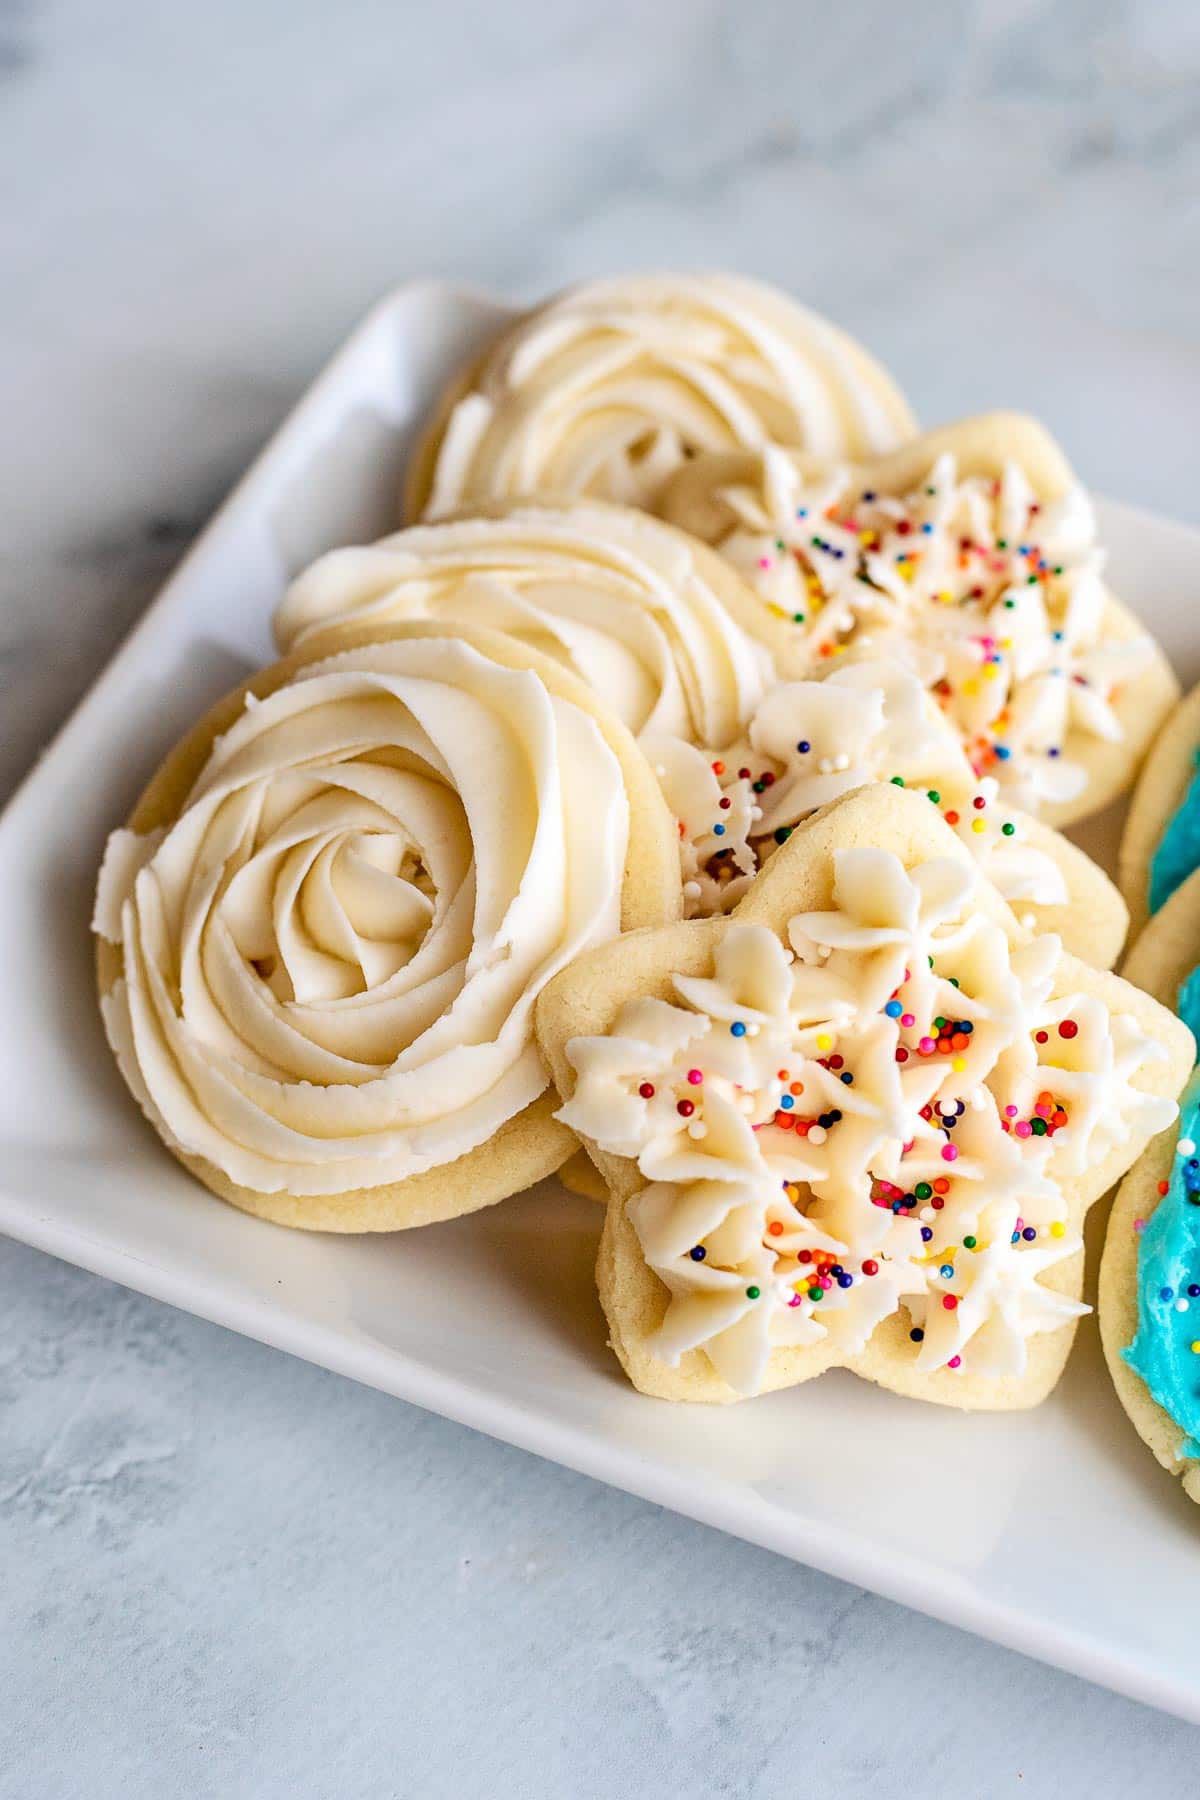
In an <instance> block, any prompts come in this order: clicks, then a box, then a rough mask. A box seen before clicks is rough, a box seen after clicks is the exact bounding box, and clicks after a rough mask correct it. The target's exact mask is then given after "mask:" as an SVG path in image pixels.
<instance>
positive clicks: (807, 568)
mask: <svg viewBox="0 0 1200 1800" xmlns="http://www.w3.org/2000/svg"><path fill="white" fill-rule="evenodd" d="M719 495H720V498H721V499H722V500H723V501H724V502H725V503H726V505H727V507H728V509H729V512H730V514H731V516H732V520H733V523H732V525H731V526H730V527H729V528H728V529H723V535H722V537H721V541H720V543H719V546H718V547H719V548H720V550H721V552H722V554H723V555H725V556H726V557H727V558H728V559H729V561H730V562H731V563H732V564H733V565H734V567H735V568H737V569H738V570H739V571H740V572H741V573H742V574H743V575H745V576H746V577H747V578H748V579H749V580H750V581H751V582H752V583H753V584H754V585H755V586H756V587H757V589H758V591H759V592H760V593H761V594H762V595H763V597H764V598H765V599H766V600H767V601H768V602H769V604H770V605H771V606H772V607H773V608H774V609H775V611H776V612H777V613H778V614H779V615H780V616H781V617H786V618H789V619H791V620H792V621H793V623H794V624H795V626H796V630H797V633H798V634H799V638H800V639H801V640H802V642H803V643H804V645H805V647H806V648H807V650H808V652H809V653H810V654H811V655H812V657H813V658H814V660H815V661H816V662H817V663H818V664H819V663H821V662H822V661H824V660H827V659H829V658H832V657H836V656H838V655H840V654H842V653H843V652H844V651H845V650H846V648H847V647H848V646H859V647H862V646H865V647H867V648H868V649H869V650H870V652H871V654H880V653H881V652H882V651H884V650H886V651H887V652H888V653H889V654H899V655H901V656H903V657H905V658H907V659H908V660H909V662H910V665H911V666H912V667H913V668H914V670H915V671H916V672H917V673H918V674H919V675H920V676H921V677H922V679H923V680H925V681H926V683H927V684H928V685H929V687H930V688H931V691H932V692H933V694H934V695H935V697H936V698H937V701H938V703H939V705H940V706H941V707H942V709H943V711H944V713H945V715H946V717H947V719H948V720H949V721H950V722H951V723H952V724H953V726H954V728H955V730H956V731H957V732H958V734H959V737H960V739H961V740H962V742H963V744H964V746H965V747H966V750H967V753H968V755H969V757H970V759H971V763H972V765H973V767H974V769H975V771H976V773H977V774H978V775H980V776H982V775H988V776H990V777H992V778H993V779H995V780H996V781H997V782H998V783H999V785H1000V787H1001V789H1002V790H1003V792H1004V793H1005V794H1006V795H1007V797H1008V798H1009V799H1010V800H1011V801H1012V803H1013V804H1014V805H1017V806H1022V807H1025V808H1027V809H1028V810H1029V811H1036V810H1037V808H1038V807H1039V806H1040V805H1042V804H1043V803H1054V802H1062V801H1069V800H1071V799H1073V798H1075V797H1076V796H1077V795H1079V794H1080V793H1081V792H1082V791H1083V789H1084V788H1085V787H1086V785H1087V772H1086V769H1085V768H1084V767H1082V766H1081V765H1080V764H1079V763H1078V762H1076V761H1074V760H1073V759H1072V758H1071V757H1070V755H1069V754H1066V753H1065V750H1066V748H1067V746H1068V740H1069V739H1071V738H1072V737H1074V736H1075V735H1076V734H1081V735H1082V736H1083V737H1084V738H1087V737H1092V738H1096V739H1103V740H1108V741H1116V740H1118V739H1120V738H1121V737H1122V736H1123V729H1122V725H1121V721H1120V719H1119V717H1118V715H1117V713H1116V711H1115V710H1114V707H1113V704H1112V701H1113V695H1114V692H1115V690H1116V689H1117V687H1118V686H1119V685H1120V684H1121V683H1124V682H1128V681H1129V680H1131V679H1133V678H1134V677H1135V676H1136V675H1138V674H1139V673H1140V672H1141V671H1142V670H1143V669H1144V668H1145V667H1146V666H1147V664H1148V662H1149V661H1150V659H1151V657H1152V655H1153V645H1152V643H1151V640H1150V639H1149V638H1148V637H1145V636H1139V637H1134V638H1121V639H1119V640H1118V639H1115V638H1113V636H1112V635H1111V631H1110V629H1109V626H1108V622H1107V618H1106V614H1107V613H1108V606H1109V602H1108V596H1107V593H1106V590H1105V587H1104V584H1103V581H1102V579H1101V574H1102V569H1103V560H1104V559H1103V555H1102V553H1101V551H1100V550H1099V549H1098V547H1097V544H1096V524H1095V517H1094V514H1093V511H1092V507H1091V504H1090V502H1089V500H1088V498H1087V496H1086V494H1085V493H1084V492H1083V491H1082V489H1079V488H1075V489H1072V490H1071V491H1070V492H1068V493H1066V494H1065V495H1063V496H1062V497H1061V498H1059V499H1057V500H1054V501H1050V502H1045V503H1043V502H1040V501H1039V500H1038V499H1037V496H1036V495H1035V493H1034V492H1033V489H1032V488H1031V486H1030V484H1029V482H1028V480H1027V479H1026V477H1025V475H1024V474H1023V472H1022V471H1021V469H1020V468H1018V467H1017V466H1016V465H1015V464H1012V463H1010V464H1009V465H1008V466H1007V467H1006V468H1005V470H1004V473H1003V475H1002V476H1001V477H1000V478H999V479H996V480H993V479H990V478H984V477H980V476H960V475H959V472H958V468H957V464H956V461H955V458H954V456H953V455H951V454H949V453H946V454H943V455H941V456H939V457H938V458H937V459H936V461H935V462H934V463H933V464H932V466H931V467H930V469H929V471H928V474H927V475H926V478H925V480H924V481H923V482H921V483H920V485H919V486H917V487H916V488H915V489H913V490H912V491H911V492H909V493H906V494H891V493H883V492H879V491H876V490H874V489H872V488H870V487H868V486H864V485H863V482H862V479H861V478H860V477H859V476H856V475H855V474H854V473H853V472H852V471H851V470H849V469H847V468H845V467H841V468H835V469H833V470H831V471H830V472H828V473H826V474H824V475H822V476H820V477H814V476H812V475H811V474H808V475H806V474H805V473H804V471H803V470H802V468H801V467H800V466H798V464H797V462H796V461H795V459H793V458H792V457H791V456H789V455H788V454H787V453H786V452H785V451H783V450H780V449H778V448H769V449H768V450H766V451H765V452H764V454H763V455H762V456H761V458H759V459H758V461H757V463H756V467H755V478H754V479H753V480H752V481H749V482H741V483H737V484H734V485H732V486H722V487H721V488H720V490H719ZM684 522H686V521H684Z"/></svg>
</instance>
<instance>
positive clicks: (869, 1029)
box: [559, 848, 1175, 1393]
mask: <svg viewBox="0 0 1200 1800" xmlns="http://www.w3.org/2000/svg"><path fill="white" fill-rule="evenodd" d="M834 866H835V881H834V892H833V906H832V908H831V909H830V910H828V911H825V912H815V913H806V914H800V915H797V916H796V917H794V918H793V919H791V920H790V922H789V924H788V928H787V938H788V946H789V947H785V946H784V945H783V944H782V943H781V942H780V940H779V938H778V937H777V936H776V935H775V934H774V933H773V932H772V931H770V930H769V929H768V928H767V927H765V926H762V925H738V924H733V925H731V926H730V927H729V929H728V931H727V933H726V934H725V936H724V937H723V938H722V939H721V941H720V944H719V945H718V947H717V950H716V953H715V956H714V963H713V968H712V973H711V975H709V976H707V977H703V978H696V977H683V976H676V977H675V980H674V988H675V994H676V999H675V1000H674V1001H672V1002H666V1001H659V1000H652V999H639V1000H634V1001H631V1002H630V1003H628V1004H627V1005H626V1006H624V1007H623V1008H622V1009H621V1011H620V1013H619V1014H618V1016H617V1019H616V1021H615V1022H614V1025H613V1028H612V1030H611V1032H610V1033H609V1034H608V1035H607V1036H604V1037H597V1038H577V1039H575V1040H573V1041H572V1042H571V1043H569V1044H568V1046H567V1054H568V1057H569V1058H570V1061H571V1063H572V1066H573V1067H574V1068H575V1070H576V1072H577V1076H578V1082H577V1086H576V1090H575V1093H574V1095H573V1097H572V1099H571V1100H570V1101H569V1102H568V1104H567V1105H566V1106H564V1107H563V1108H562V1110H561V1112H560V1113H559V1117H560V1118H562V1119H563V1120H564V1121H565V1122H566V1123H567V1124H569V1125H570V1126H571V1127H572V1128H573V1129H575V1130H577V1131H579V1132H580V1133H581V1134H582V1135H583V1136H585V1137H587V1138H589V1139H591V1140H592V1141H593V1142H594V1143H596V1144H597V1145H599V1146H600V1147H601V1148H602V1149H604V1150H606V1151H609V1152H611V1153H613V1154H615V1155H620V1156H625V1157H629V1158H631V1159H633V1160H635V1161H636V1162H637V1165H638V1168H639V1170H640V1171H641V1173H642V1174H643V1175H644V1176H645V1177H646V1180H647V1184H648V1185H647V1186H646V1187H645V1188H644V1189H643V1190H642V1191H641V1192H640V1193H639V1194H637V1195H636V1196H635V1198H634V1199H633V1200H631V1201H630V1203H629V1207H628V1213H629V1218H630V1220H631V1222H632V1224H633V1227H634V1230H635V1231H636V1233H637V1236H638V1240H639V1242H640V1244H641V1248H642V1251H643V1254H644V1255H645V1257H646V1260H647V1262H648V1264H649V1265H650V1267H651V1268H652V1269H653V1270H654V1271H655V1273H656V1274H657V1275H658V1276H659V1277H660V1278H661V1279H662V1281H663V1282H664V1283H665V1285H666V1287H667V1288H668V1290H669V1292H670V1295H671V1300H670V1304H669V1306H668V1308H667V1312H666V1317H665V1319H664V1321H663V1324H662V1326H661V1328H660V1329H659V1331H658V1332H657V1333H656V1335H655V1337H654V1339H653V1340H652V1343H651V1348H652V1349H653V1351H654V1353H655V1354H656V1355H658V1356H659V1357H661V1358H662V1359H663V1360H664V1361H666V1362H667V1363H670V1364H675V1363H677V1362H678V1360H679V1357H680V1356H681V1355H682V1354H683V1353H684V1352H685V1351H688V1350H695V1349H702V1350H703V1351H704V1352H705V1353H706V1354H707V1356H708V1358H709V1360H710V1362H711V1363H712V1364H713V1366H714V1368H715V1369H716V1371H717V1372H718V1374H720V1375H721V1376H722V1377H723V1379H724V1380H725V1381H726V1382H728V1383H729V1385H730V1386H731V1387H733V1388H735V1389H736V1390H737V1391H739V1392H741V1393H754V1392H756V1391H757V1390H758V1389H759V1387H760V1386H761V1384H762V1382H763V1378H764V1375H765V1372H766V1369H767V1364H768V1361H769V1358H770V1356H771V1353H772V1351H774V1350H776V1349H780V1348H784V1347H787V1346H803V1345H815V1344H821V1343H826V1344H829V1345H831V1346H832V1347H834V1348H835V1349H836V1350H837V1351H838V1352H839V1353H840V1354H842V1355H846V1356H850V1355H853V1354H854V1353H855V1352H857V1351H858V1350H861V1349H862V1348H863V1346H864V1345H865V1344H866V1342H867V1339H868V1338H869V1337H870V1335H871V1333H872V1331H873V1330H874V1329H875V1327H876V1325H877V1324H878V1323H879V1322H880V1321H881V1320H882V1319H884V1318H886V1317H888V1316H889V1315H890V1314H892V1313H894V1312H895V1311H896V1310H897V1308H898V1307H900V1306H903V1307H905V1308H906V1309H907V1311H908V1314H909V1316H910V1319H911V1321H912V1326H911V1332H912V1334H913V1341H914V1351H913V1354H914V1358H915V1362H916V1366H917V1368H918V1369H921V1370H933V1369H936V1368H941V1367H944V1366H948V1367H950V1368H963V1369H965V1370H968V1371H971V1372H975V1373H979V1374H982V1375H984V1376H986V1377H1001V1376H1009V1375H1019V1374H1020V1373H1021V1371H1022V1370H1023V1368H1024V1366H1025V1360H1026V1340H1027V1339H1028V1338H1029V1337H1030V1336H1032V1335H1033V1334H1034V1333H1036V1332H1039V1331H1044V1330H1049V1329H1052V1328H1053V1327H1054V1326H1055V1325H1058V1324H1061V1323H1062V1322H1063V1321H1064V1320H1066V1319H1069V1318H1071V1317H1074V1316H1075V1315H1076V1314H1078V1313H1080V1312H1082V1311H1084V1310H1086V1309H1085V1308H1084V1307H1082V1306H1081V1305H1080V1304H1079V1303H1078V1302H1076V1301H1074V1300H1071V1299H1068V1298H1066V1297H1064V1296H1063V1295H1061V1294H1058V1293H1056V1292H1055V1291H1054V1290H1053V1289H1052V1288H1048V1287H1046V1286H1045V1285H1044V1284H1043V1283H1042V1282H1041V1280H1040V1277H1041V1275H1042V1274H1043V1273H1044V1272H1045V1271H1046V1270H1047V1269H1049V1268H1052V1267H1053V1266H1054V1264H1055V1263H1057V1262H1058V1261H1060V1260H1061V1259H1062V1258H1064V1257H1067V1256H1070V1255H1073V1254H1074V1253H1075V1252H1076V1251H1077V1250H1078V1249H1079V1248H1080V1239H1079V1237H1078V1235H1077V1233H1076V1231H1075V1229H1074V1227H1073V1225H1072V1224H1071V1222H1070V1221H1069V1219H1068V1217H1067V1210H1068V1209H1067V1205H1066V1202H1065V1200H1064V1197H1063V1195H1062V1192H1061V1188H1060V1185H1059V1180H1060V1178H1061V1177H1062V1176H1065V1175H1072V1174H1076V1173H1078V1172H1079V1171H1080V1170H1082V1169H1083V1168H1085V1167H1086V1166H1088V1165H1089V1164H1090V1163H1094V1162H1095V1161H1096V1160H1098V1159H1100V1158H1102V1157H1103V1156H1104V1155H1105V1154H1106V1153H1107V1152H1108V1150H1109V1149H1110V1148H1111V1147H1112V1146H1113V1145H1114V1144H1116V1143H1120V1142H1123V1141H1125V1140H1126V1139H1127V1138H1128V1137H1129V1136H1130V1135H1131V1134H1132V1133H1135V1132H1136V1133H1143V1132H1145V1133H1151V1132H1154V1131H1158V1130H1161V1129H1163V1127H1164V1126H1165V1125H1167V1124H1168V1123H1169V1122H1170V1120H1171V1118H1172V1117H1173V1116H1174V1113H1175V1108H1174V1106H1173V1105H1172V1103H1171V1102H1169V1101H1165V1100H1161V1099H1158V1098H1155V1097H1153V1096H1150V1095H1146V1094H1143V1093H1140V1092H1139V1091H1138V1090H1137V1089H1136V1088H1134V1087H1133V1085H1132V1080H1133V1077H1134V1076H1135V1075H1136V1073H1137V1071H1138V1070H1139V1069H1140V1068H1141V1067H1142V1066H1143V1065H1144V1064H1145V1063H1146V1062H1148V1061H1149V1060H1151V1059H1152V1058H1154V1057H1156V1056H1157V1055H1159V1054H1161V1052H1160V1050H1159V1047H1158V1046H1157V1044H1155V1043H1154V1042H1153V1041H1152V1040H1151V1039H1149V1038H1148V1037H1147V1036H1146V1035H1145V1034H1144V1033H1143V1032H1142V1031H1141V1030H1140V1028H1139V1027H1138V1026H1137V1024H1136V1022H1135V1021H1134V1020H1133V1019H1132V1018H1131V1017H1129V1016H1128V1015H1115V1016H1113V1015H1110V1014H1109V1013H1108V1011H1107V1009H1106V1008H1105V1007H1104V1006H1103V1005H1101V1004H1100V1003H1099V1002H1098V1001H1096V1000H1094V999H1093V998H1091V997H1088V996H1085V995H1077V996H1071V997H1066V998H1063V997H1058V998H1055V997H1053V995H1052V988H1053V984H1054V978H1055V972H1056V970H1057V968H1058V966H1059V960H1060V955H1061V951H1060V946H1059V942H1058V940H1057V938H1053V937H1044V938H1038V939H1034V940H1032V941H1030V942H1028V943H1025V944H1023V945H1018V946H1017V947H1015V948H1014V947H1012V946H1011V945H1010V943H1009V940H1008V938H1007V936H1006V934H1005V932H1004V930H1003V929H1002V928H1001V927H1000V926H999V925H998V924H997V923H995V922H994V921H993V920H992V919H990V918H988V917H987V916H986V914H985V913H983V912H981V911H980V910H979V909H978V907H977V906H976V905H975V903H974V900H975V889H976V878H975V875H974V872H973V870H972V868H971V866H970V865H969V864H968V863H966V862H965V861H960V860H957V859H939V860H934V861H930V862H926V863H923V864H920V865H919V866H917V867H916V868H914V869H913V870H911V871H907V870H905V868H904V867H903V865H902V864H901V863H900V861H899V859H898V858H897V857H895V856H894V855H892V854H891V853H890V852H886V851H883V850H876V849H866V848H862V849H845V850H841V851H838V852H836V853H835V858H834ZM918 1345H919V1348H918V1347H917V1346H918Z"/></svg>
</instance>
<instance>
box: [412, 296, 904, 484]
mask: <svg viewBox="0 0 1200 1800" xmlns="http://www.w3.org/2000/svg"><path fill="white" fill-rule="evenodd" d="M912 431H913V423H912V418H911V415H910V413H909V411H908V408H907V406H906V404H905V402H904V400H903V398H902V396H901V395H900V394H899V392H898V391H897V390H896V388H895V387H894V385H893V384H892V383H891V381H890V379H889V378H888V377H887V376H886V375H885V374H884V372H883V370H882V369H880V368H879V367H878V366H877V365H876V364H875V363H874V362H873V361H872V360H871V359H870V358H869V357H868V356H867V355H866V353H865V352H864V351H863V350H862V349H861V348H860V347H859V346H858V345H857V344H855V343H854V341H853V340H852V339H850V338H848V337H846V336H845V334H844V333H842V332H841V331H839V330H837V328H836V327H834V326H833V325H831V324H830V323H829V322H828V321H827V320H825V319H822V318H821V317H819V316H818V315H817V314H815V313H812V312H809V311H807V310H806V309H805V308H803V307H801V306H798V305H797V304H796V303H795V302H794V301H792V300H790V299H788V298H787V297H786V296H785V295H783V294H781V293H777V292H775V291H773V290H772V289H770V288H765V287H762V286H760V285H759V284H758V283H756V282H752V281H747V280H744V279H741V278H738V277H734V276H728V275H695V276H685V275H640V276H629V277H624V278H618V279H615V280H609V281H597V282H591V283H589V284H587V285H585V286H582V287H578V288H574V289H572V290H570V291H568V292H567V293H565V294H563V295H562V296H561V297H560V298H559V299H557V300H555V301H552V302H551V303H550V304H549V305H548V306H545V307H542V308H541V309H539V310H538V311H537V312H535V313H532V314H531V315H530V316H529V317H528V318H527V319H525V320H524V321H523V322H522V323H521V324H520V325H519V326H518V327H517V328H516V329H515V330H514V331H513V332H511V333H510V334H508V335H507V336H506V337H505V338H504V339H502V340H501V342H500V344H499V345H498V346H497V347H496V349H495V350H494V351H493V352H492V354H491V355H490V356H488V357H486V358H485V360H484V362H483V365H482V367H481V368H480V369H479V370H478V371H477V373H476V375H475V378H474V381H473V384H472V386H471V389H470V391H469V392H468V393H467V394H466V395H464V397H463V398H462V399H460V400H459V401H458V403H457V405H456V406H455V407H454V408H453V410H452V411H451V413H450V416H449V419H448V421H447V423H446V427H445V431H444V435H443V437H442V439H441V442H440V444H439V446H438V452H437V460H436V465H435V468H434V471H433V480H432V492H431V496H430V500H429V506H428V512H429V514H430V515H431V516H436V515H437V514H439V513H444V512H447V511H450V510H452V509H454V508H456V507H458V506H461V505H462V504H463V502H464V501H468V500H499V499H505V498H509V497H515V496H521V495H528V494H531V493H535V492H537V491H539V490H540V491H542V492H545V493H556V494H590V495H592V496H594V497H597V498H603V499H609V500H619V501H623V502H627V503H629V504H631V505H635V506H645V505H648V504H649V503H650V502H651V501H652V499H653V497H654V496H655V494H656V493H657V491H658V490H659V488H660V487H661V486H662V484H663V482H664V481H665V480H666V479H667V478H668V476H670V475H671V474H672V473H673V472H674V470H675V469H677V468H678V467H679V465H680V464H681V463H682V462H683V461H684V460H685V459H686V458H687V457H688V456H689V455H691V454H694V453H695V452H696V451H699V450H728V449H736V448H743V449H758V448H759V447H760V446H762V445H763V444H765V443H767V442H770V441H772V440H774V441H777V442H780V443H787V444H796V445H801V446H803V447H805V448H807V449H810V450H812V451H814V452H816V453H817V454H819V455H822V456H830V457H838V456H847V457H861V456H864V455H869V454H872V453H875V452H880V451H885V450H890V449H893V448H894V447H895V446H896V445H898V444H900V443H902V442H904V441H905V440H906V439H907V438H908V437H910V436H911V435H912Z"/></svg>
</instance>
